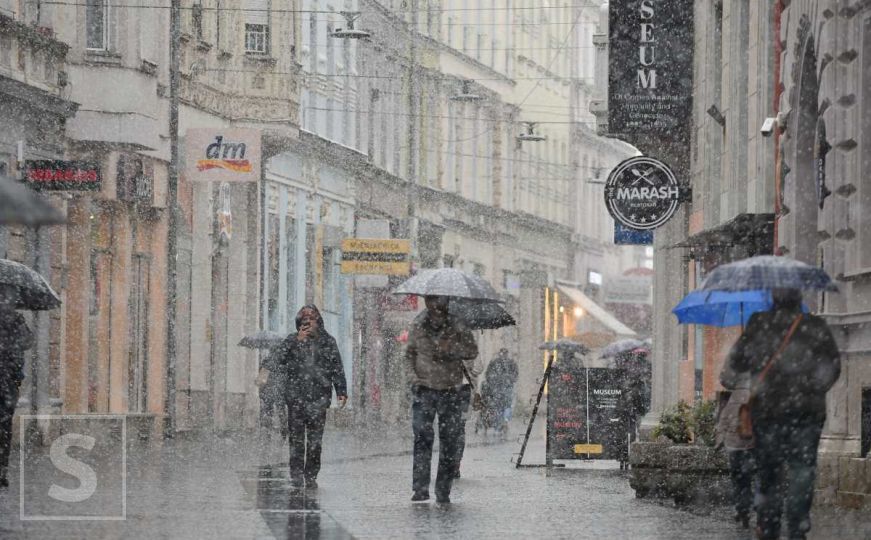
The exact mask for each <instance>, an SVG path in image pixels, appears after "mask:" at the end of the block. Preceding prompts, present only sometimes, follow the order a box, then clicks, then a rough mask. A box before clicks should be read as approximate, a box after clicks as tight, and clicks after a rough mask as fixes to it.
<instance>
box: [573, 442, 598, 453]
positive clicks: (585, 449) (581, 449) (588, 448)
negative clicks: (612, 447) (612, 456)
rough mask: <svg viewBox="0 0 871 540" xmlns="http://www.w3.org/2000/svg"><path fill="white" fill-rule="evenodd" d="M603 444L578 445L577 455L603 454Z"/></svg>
mask: <svg viewBox="0 0 871 540" xmlns="http://www.w3.org/2000/svg"><path fill="white" fill-rule="evenodd" d="M601 453H602V445H601V444H576V445H575V454H601Z"/></svg>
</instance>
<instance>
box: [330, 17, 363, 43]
mask: <svg viewBox="0 0 871 540" xmlns="http://www.w3.org/2000/svg"><path fill="white" fill-rule="evenodd" d="M339 13H341V15H342V17H344V18H345V20H346V21H348V28H336V30H335V31H334V32H332V33H330V37H334V38H339V39H366V38H368V37H370V36H372V34H371V33H370V32H367V31H366V30H357V29H356V28H354V21H356V20H357V19H359V18H360V12H359V11H340V12H339Z"/></svg>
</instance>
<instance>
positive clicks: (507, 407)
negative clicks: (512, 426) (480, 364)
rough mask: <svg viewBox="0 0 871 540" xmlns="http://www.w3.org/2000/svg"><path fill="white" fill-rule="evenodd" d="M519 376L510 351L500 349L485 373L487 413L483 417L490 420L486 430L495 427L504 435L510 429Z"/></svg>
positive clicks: (482, 390) (483, 392) (486, 423)
mask: <svg viewBox="0 0 871 540" xmlns="http://www.w3.org/2000/svg"><path fill="white" fill-rule="evenodd" d="M517 376H518V373H517V363H516V362H515V361H514V360H513V359H512V358H511V356H510V355H509V354H508V349H504V348H503V349H499V353H498V354H497V355H496V357H495V358H493V360H491V361H490V363H489V364H488V365H487V370H486V371H485V372H484V384H483V386H482V388H481V395H482V396H483V398H484V403H485V407H486V411H482V416H485V417H486V418H487V420H489V421H487V422H484V424H483V426H484V429H487V428H488V427H493V428H496V429H497V430H498V431H500V432H502V433H504V432H505V431H506V430H507V429H508V421H509V420H511V408H512V405H513V404H514V384H515V383H516V382H517Z"/></svg>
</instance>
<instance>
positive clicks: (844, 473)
mask: <svg viewBox="0 0 871 540" xmlns="http://www.w3.org/2000/svg"><path fill="white" fill-rule="evenodd" d="M814 502H815V504H817V505H837V506H841V507H844V508H850V509H854V510H871V459H868V458H859V457H851V456H837V455H833V454H821V455H820V458H819V462H818V467H817V491H816V495H815V498H814Z"/></svg>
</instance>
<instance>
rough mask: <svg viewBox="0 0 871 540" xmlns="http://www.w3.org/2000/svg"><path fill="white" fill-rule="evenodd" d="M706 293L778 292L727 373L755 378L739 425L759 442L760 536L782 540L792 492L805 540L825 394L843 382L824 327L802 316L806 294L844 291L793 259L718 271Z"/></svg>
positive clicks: (799, 534) (764, 259)
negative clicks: (803, 292)
mask: <svg viewBox="0 0 871 540" xmlns="http://www.w3.org/2000/svg"><path fill="white" fill-rule="evenodd" d="M701 288H702V289H703V290H723V291H746V290H770V291H771V298H772V301H773V307H772V309H771V311H766V312H758V313H755V314H754V315H753V316H752V317H750V320H749V321H748V323H747V327H746V329H745V331H744V333H743V334H742V335H741V337H740V338H738V341H737V342H736V343H735V345H734V346H733V347H732V350H731V351H730V353H729V356H728V358H727V360H726V362H727V366H726V367H727V369H728V370H731V371H732V372H734V373H742V372H747V373H749V377H750V396H749V399H748V401H747V404H746V405H745V406H743V407H742V410H743V412H740V411H739V417H740V420H741V426H740V431H741V433H742V434H743V435H746V436H748V437H749V436H752V437H753V438H754V439H755V442H756V456H755V457H756V461H757V466H758V475H759V497H758V499H757V500H758V505H757V514H758V517H757V526H756V533H757V536H758V537H759V538H779V537H780V529H781V514H782V513H783V510H784V508H783V502H784V491H786V493H787V496H786V522H787V529H788V533H789V538H791V539H800V538H805V537H806V534H807V532H808V531H809V530H810V528H811V523H810V509H811V504H812V502H813V493H814V476H815V473H816V461H817V448H818V447H819V443H820V436H821V434H822V429H823V424H824V423H825V420H826V393H827V392H828V391H829V389H830V388H831V387H832V385H834V384H835V381H837V380H838V377H839V376H840V373H841V363H840V353H839V351H838V345H837V343H836V342H835V339H834V337H833V336H832V332H831V330H830V329H829V326H828V324H826V322H825V320H824V319H822V318H821V317H818V316H816V315H811V314H807V313H803V309H802V292H801V291H802V290H803V289H805V290H808V289H821V290H830V291H837V287H836V286H835V285H834V283H832V281H831V278H830V277H829V276H828V275H827V274H826V273H825V271H823V270H822V269H821V268H816V267H812V266H810V265H807V264H804V263H801V262H799V261H795V260H792V259H788V258H786V257H771V256H761V257H752V258H749V259H745V260H742V261H738V262H736V263H731V264H727V265H723V266H721V267H718V268H717V269H715V270H714V271H713V272H712V273H711V275H710V276H708V278H707V279H706V280H705V282H704V283H703V284H702V287H701ZM721 382H722V383H724V385H725V384H728V383H729V381H727V380H725V379H723V380H721ZM748 424H749V425H748ZM784 480H786V482H784Z"/></svg>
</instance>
